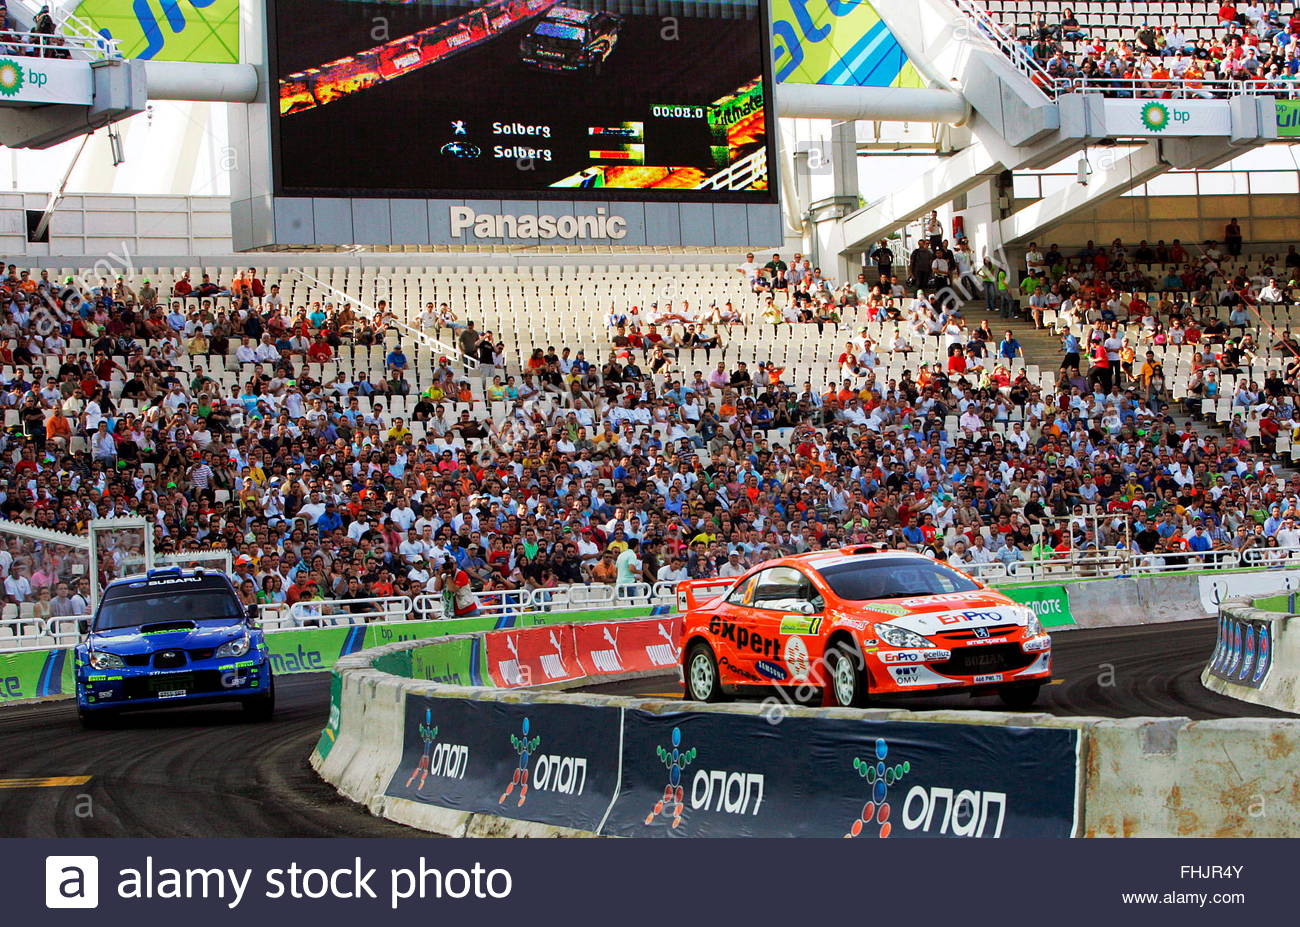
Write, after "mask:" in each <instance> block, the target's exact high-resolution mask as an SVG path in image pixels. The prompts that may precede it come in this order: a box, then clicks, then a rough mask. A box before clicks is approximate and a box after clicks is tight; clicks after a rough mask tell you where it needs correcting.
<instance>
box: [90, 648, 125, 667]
mask: <svg viewBox="0 0 1300 927" xmlns="http://www.w3.org/2000/svg"><path fill="white" fill-rule="evenodd" d="M90 665H91V666H92V667H94V668H95V669H97V670H111V669H122V667H124V666H126V661H125V660H123V659H122V658H121V657H119V656H118V655H117V654H115V653H105V652H104V651H102V650H92V651H90Z"/></svg>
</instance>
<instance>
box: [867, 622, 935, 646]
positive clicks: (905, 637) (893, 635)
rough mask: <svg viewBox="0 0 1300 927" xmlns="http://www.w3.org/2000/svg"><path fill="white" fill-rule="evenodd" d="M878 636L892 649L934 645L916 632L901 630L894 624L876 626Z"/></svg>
mask: <svg viewBox="0 0 1300 927" xmlns="http://www.w3.org/2000/svg"><path fill="white" fill-rule="evenodd" d="M876 636H877V637H879V638H880V639H881V640H882V641H884V642H885V643H886V644H888V645H889V646H891V647H933V646H934V644H932V643H930V641H928V640H926V639H925V638H924V637H922V636H921V635H919V634H917V633H916V632H915V631H909V630H907V628H900V627H898V626H897V625H892V624H878V625H876Z"/></svg>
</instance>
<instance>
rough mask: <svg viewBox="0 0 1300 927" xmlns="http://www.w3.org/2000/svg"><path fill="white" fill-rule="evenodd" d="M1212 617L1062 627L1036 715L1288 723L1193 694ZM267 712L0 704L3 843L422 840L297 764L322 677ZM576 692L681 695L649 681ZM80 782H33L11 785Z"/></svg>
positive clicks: (285, 683) (285, 689) (287, 683)
mask: <svg viewBox="0 0 1300 927" xmlns="http://www.w3.org/2000/svg"><path fill="white" fill-rule="evenodd" d="M1214 635H1215V625H1214V621H1213V620H1212V619H1207V620H1205V621H1189V622H1182V623H1179V624H1164V625H1148V626H1144V627H1136V628H1106V629H1098V630H1089V631H1067V632H1061V633H1058V634H1057V635H1056V638H1055V651H1056V657H1055V667H1054V673H1053V676H1054V677H1055V679H1056V680H1059V681H1058V682H1056V683H1055V684H1053V685H1051V686H1048V687H1047V688H1045V689H1044V690H1043V695H1042V697H1041V698H1040V699H1039V706H1038V709H1039V710H1046V711H1050V712H1052V713H1053V714H1057V715H1094V716H1097V715H1100V716H1107V717H1130V716H1139V715H1163V716H1179V715H1182V716H1186V717H1190V718H1194V719H1205V718H1219V717H1229V716H1255V717H1287V716H1285V715H1282V714H1281V713H1278V712H1273V711H1269V710H1268V709H1264V708H1260V707H1258V706H1255V705H1250V704H1247V703H1245V702H1238V701H1235V700H1233V699H1228V698H1224V697H1222V696H1219V695H1216V694H1214V693H1212V692H1209V691H1207V690H1206V689H1205V688H1204V687H1202V686H1201V684H1200V680H1199V678H1198V677H1199V675H1200V672H1201V669H1202V668H1203V667H1204V665H1205V661H1206V659H1207V658H1208V657H1209V655H1210V653H1211V651H1212V650H1213V649H1214ZM276 686H277V698H278V702H279V705H278V709H277V711H276V716H275V718H274V720H272V721H271V722H269V723H266V724H248V723H245V722H244V720H243V717H242V714H241V712H240V710H239V709H238V708H237V707H225V706H213V707H211V708H203V709H183V710H173V711H163V712H146V713H142V714H136V715H127V716H125V717H124V718H123V719H122V721H121V722H120V724H119V726H118V727H117V728H116V729H114V730H107V731H83V730H82V729H81V726H80V724H79V723H78V721H77V716H76V709H75V706H74V705H73V703H72V702H71V701H70V700H64V701H58V702H45V703H40V704H29V705H16V706H10V707H3V708H0V822H3V833H4V835H5V836H27V837H93V836H103V837H107V836H113V837H259V836H268V837H269V836H304V837H309V836H359V837H360V836H364V837H371V836H408V837H409V836H428V835H427V834H424V833H422V832H419V831H415V830H411V829H409V828H406V827H402V826H401V825H398V824H393V823H391V822H388V821H385V820H382V819H380V818H375V817H372V816H371V815H370V814H369V813H367V812H366V810H365V809H364V808H362V807H360V806H359V805H355V804H353V803H351V802H348V801H346V800H344V799H342V798H340V797H339V796H338V794H337V793H336V792H335V791H334V789H333V788H332V787H330V786H328V785H326V784H325V783H324V782H322V781H321V780H320V779H318V778H317V777H316V774H315V772H314V771H313V770H312V769H311V767H310V766H309V765H308V764H307V756H308V754H309V753H310V752H311V749H312V747H313V746H314V745H315V743H316V739H317V737H318V736H319V734H320V729H321V726H322V725H323V724H324V721H325V717H326V714H327V712H328V706H329V676H328V674H324V673H315V674H308V675H301V676H284V677H280V678H279V679H278V680H277V683H276ZM589 691H597V692H613V693H619V694H648V695H663V694H666V693H669V692H678V693H679V692H680V691H681V690H680V686H679V684H678V683H677V682H676V680H675V678H673V677H670V676H660V677H653V678H648V679H639V680H635V681H633V682H624V683H613V684H609V685H603V686H596V687H593V688H592V689H591V690H589ZM891 704H897V705H899V706H900V707H908V708H914V709H917V710H922V711H924V710H926V709H933V708H940V707H943V708H964V709H972V708H974V709H979V708H985V709H994V708H999V707H1000V703H999V702H998V701H997V699H996V698H987V699H986V698H980V699H971V698H969V697H965V696H944V697H942V698H909V699H901V700H898V701H897V702H896V703H891ZM78 776H89V777H90V779H89V781H88V782H86V783H84V784H77V785H55V786H51V787H37V786H33V785H30V784H26V783H22V782H18V783H15V782H13V780H26V779H42V778H45V777H78Z"/></svg>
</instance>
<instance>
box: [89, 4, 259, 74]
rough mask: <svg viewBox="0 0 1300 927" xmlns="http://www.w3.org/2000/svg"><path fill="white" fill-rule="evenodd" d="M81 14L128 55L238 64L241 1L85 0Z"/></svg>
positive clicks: (124, 55)
mask: <svg viewBox="0 0 1300 927" xmlns="http://www.w3.org/2000/svg"><path fill="white" fill-rule="evenodd" d="M76 16H77V18H78V19H80V20H82V21H83V22H85V23H87V24H89V25H90V26H91V27H92V28H94V30H95V31H96V32H98V33H99V34H100V35H102V36H105V37H107V38H111V39H116V40H117V47H118V51H120V52H121V53H122V57H124V58H152V59H156V60H158V61H188V62H191V63H196V64H197V63H204V64H238V63H239V0H135V2H134V3H124V2H122V0H83V2H82V3H81V5H80V6H78V7H77V9H76Z"/></svg>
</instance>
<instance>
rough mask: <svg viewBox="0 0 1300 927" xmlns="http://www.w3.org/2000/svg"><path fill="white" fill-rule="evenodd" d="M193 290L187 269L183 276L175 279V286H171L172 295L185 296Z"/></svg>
mask: <svg viewBox="0 0 1300 927" xmlns="http://www.w3.org/2000/svg"><path fill="white" fill-rule="evenodd" d="M193 292H194V285H193V284H191V283H190V275H189V272H188V271H187V272H186V273H185V276H183V277H181V279H179V280H177V281H176V284H175V286H173V287H172V295H173V296H180V297H185V296H189V295H190V294H191V293H193Z"/></svg>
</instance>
